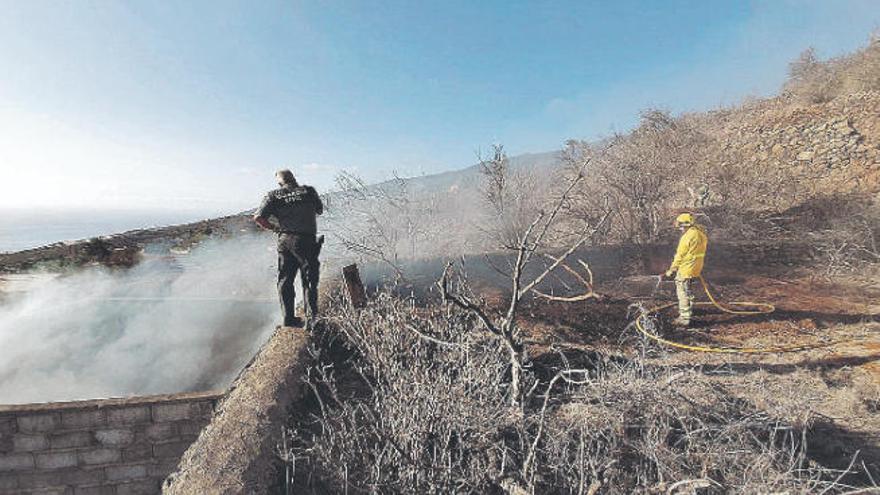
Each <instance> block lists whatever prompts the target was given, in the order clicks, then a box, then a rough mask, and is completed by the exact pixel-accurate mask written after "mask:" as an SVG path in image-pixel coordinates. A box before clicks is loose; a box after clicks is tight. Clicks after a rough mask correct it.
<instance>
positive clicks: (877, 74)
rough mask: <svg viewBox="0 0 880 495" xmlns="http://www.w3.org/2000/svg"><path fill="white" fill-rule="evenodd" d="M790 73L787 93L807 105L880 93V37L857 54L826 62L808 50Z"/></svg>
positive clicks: (794, 64) (875, 37)
mask: <svg viewBox="0 0 880 495" xmlns="http://www.w3.org/2000/svg"><path fill="white" fill-rule="evenodd" d="M788 72H789V80H788V82H787V83H786V85H785V91H786V92H787V93H788V94H790V95H792V96H793V97H795V98H797V99H800V100H801V101H803V102H805V103H824V102H826V101H830V100H832V99H834V98H836V97H838V96H844V95H849V94H854V93H859V92H862V91H876V90H880V38H878V37H877V36H876V35H875V36H874V37H873V38H872V39H871V40H870V41H869V42H868V45H867V46H865V47H864V48H862V49H861V50H859V51H857V52H856V53H853V54H850V55H846V56H843V57H839V58H833V59H829V60H826V61H821V60H819V58H818V57H817V56H816V51H815V50H814V49H813V48H808V49H807V50H805V51H804V52H803V53H801V54H800V56H798V58H797V59H795V60H794V61H793V62H792V63H791V64H790V65H789V71H788Z"/></svg>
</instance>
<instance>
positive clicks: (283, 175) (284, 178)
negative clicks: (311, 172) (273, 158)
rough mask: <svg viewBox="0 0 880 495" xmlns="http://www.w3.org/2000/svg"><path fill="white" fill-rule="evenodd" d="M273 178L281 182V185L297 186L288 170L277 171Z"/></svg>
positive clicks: (294, 178)
mask: <svg viewBox="0 0 880 495" xmlns="http://www.w3.org/2000/svg"><path fill="white" fill-rule="evenodd" d="M275 177H277V178H278V180H279V181H281V183H282V184H285V185H290V186H295V185H297V183H296V177H294V176H293V172H291V171H290V170H287V169H284V170H279V171H277V172H275Z"/></svg>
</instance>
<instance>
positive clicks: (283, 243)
mask: <svg viewBox="0 0 880 495" xmlns="http://www.w3.org/2000/svg"><path fill="white" fill-rule="evenodd" d="M300 270H302V281H303V291H304V294H303V300H305V301H306V308H307V311H308V315H309V316H315V315H317V314H318V279H319V277H320V270H321V263H320V261H318V243H317V240H316V239H315V234H294V233H284V234H281V235H279V236H278V296H279V297H280V299H281V314H282V315H283V316H284V325H285V326H291V325H293V324H294V318H295V317H296V288H295V287H294V282H295V280H296V273H297V272H298V271H300Z"/></svg>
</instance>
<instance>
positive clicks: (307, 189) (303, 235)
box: [254, 170, 324, 327]
mask: <svg viewBox="0 0 880 495" xmlns="http://www.w3.org/2000/svg"><path fill="white" fill-rule="evenodd" d="M275 177H276V179H278V185H279V186H281V187H280V188H278V189H275V190H274V191H270V192H269V193H268V194H266V197H265V199H263V204H261V205H260V208H259V209H258V210H257V212H256V213H255V214H254V221H255V222H257V224H258V225H259V226H260V227H263V228H264V229H268V230H271V231H273V232H275V233H277V234H278V296H279V298H280V299H281V314H282V315H283V317H284V326H288V327H289V326H302V320H301V319H300V318H298V317H297V316H296V314H295V313H294V312H295V310H296V308H295V301H296V289H295V288H294V280H295V279H296V272H297V271H299V270H302V274H301V277H302V280H303V289H304V291H305V294H303V296H304V297H303V299H304V300H305V301H306V304H305V307H306V311H307V315H308V316H309V317H314V316H316V315H317V314H318V278H319V270H320V268H321V264H320V262H319V261H318V254H319V253H320V244H319V242H318V240H317V238H316V233H317V230H318V228H317V215H320V214H322V213H324V205H323V203H321V198H320V197H319V196H318V193H317V192H316V191H315V188H313V187H311V186H301V185H299V184H298V183H297V182H296V179H295V178H294V177H293V174H292V173H291V172H290V170H280V171H278V172H277V173H276V174H275ZM272 217H274V219H275V223H273V222H271V221H270V220H269V219H270V218H272ZM322 237H323V236H322Z"/></svg>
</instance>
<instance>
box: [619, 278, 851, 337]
mask: <svg viewBox="0 0 880 495" xmlns="http://www.w3.org/2000/svg"><path fill="white" fill-rule="evenodd" d="M699 278H700V284H702V286H703V290H704V291H705V292H706V296H707V297H708V298H709V301H708V302H695V303H694V306H714V307H715V308H717V309H718V310H720V311H722V312H724V313H728V314H732V315H763V314H770V313H773V312H774V311H776V307H775V306H774V305H772V304H769V303H762V302H752V301H732V302H729V303H727V305H728V307H726V306H722V305H721V304H720V303H719V302H718V301H717V300H716V299H715V297H714V296H713V295H712V292H711V291H710V290H709V285H708V284H707V283H706V279H704V278H703V277H702V276H700V277H699ZM661 280H662V279H661ZM661 280H658V282H657V286H658V287H659V285H660V281H661ZM655 290H656V289H655ZM675 305H676V303H666V304H661V305H659V306H654V307H653V308H650V309H648V310H647V311H645V312H643V313H642V314H641V315H639V316H638V317H637V318H636V321H635V327H636V328H637V329H638V331H639V332H641V333H642V334H643V335H644V336H646V337H648V338H649V339H651V340H654V341H656V342H658V343H660V344H663V345H666V346H669V347H675V348H678V349H684V350H686V351H695V352H714V353H726V354H759V353H777V352H797V351H804V350H807V349H815V348H818V347H828V346H831V345H835V344H838V343H840V342H838V341H835V342H823V343H817V344H801V345H791V346H776V347H711V346H700V345H690V344H683V343H680V342H675V341H672V340H668V339H664V338H663V337H660V336H659V335H657V334H655V333H652V332H650V331H648V330H647V329H646V328H645V324H644V323H643V322H644V321H646V320H647V319H648V318H649V316H650V315H651V314H653V313H658V312H660V311H663V310H664V309H667V308H671V307H673V306H675ZM729 306H738V307H741V308H754V309H731V308H730V307H729Z"/></svg>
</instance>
